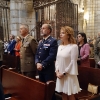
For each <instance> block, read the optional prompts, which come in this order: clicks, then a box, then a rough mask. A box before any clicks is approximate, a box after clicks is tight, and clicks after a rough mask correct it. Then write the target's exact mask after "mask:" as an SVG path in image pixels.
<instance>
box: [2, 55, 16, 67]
mask: <svg viewBox="0 0 100 100" xmlns="http://www.w3.org/2000/svg"><path fill="white" fill-rule="evenodd" d="M3 65H6V66H7V67H11V68H16V67H17V58H16V57H15V56H12V55H5V54H4V55H3Z"/></svg>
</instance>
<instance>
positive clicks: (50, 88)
mask: <svg viewBox="0 0 100 100" xmlns="http://www.w3.org/2000/svg"><path fill="white" fill-rule="evenodd" d="M46 85H47V88H46V100H51V99H52V96H53V94H54V91H55V82H54V81H48V82H47V83H46Z"/></svg>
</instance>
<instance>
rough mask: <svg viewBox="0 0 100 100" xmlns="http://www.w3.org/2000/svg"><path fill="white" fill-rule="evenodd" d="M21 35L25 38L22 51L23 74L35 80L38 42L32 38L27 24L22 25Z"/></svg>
mask: <svg viewBox="0 0 100 100" xmlns="http://www.w3.org/2000/svg"><path fill="white" fill-rule="evenodd" d="M20 34H21V36H23V39H22V45H21V49H20V61H21V73H22V74H23V75H25V76H28V77H30V78H35V75H36V65H35V54H36V50H37V42H36V40H35V39H34V38H33V37H32V36H30V34H29V26H28V25H26V24H21V26H20Z"/></svg>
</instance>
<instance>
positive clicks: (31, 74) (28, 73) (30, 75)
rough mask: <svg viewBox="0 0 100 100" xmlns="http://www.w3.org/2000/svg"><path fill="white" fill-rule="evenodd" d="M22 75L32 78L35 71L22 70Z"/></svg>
mask: <svg viewBox="0 0 100 100" xmlns="http://www.w3.org/2000/svg"><path fill="white" fill-rule="evenodd" d="M22 74H23V75H25V76H27V77H29V78H33V79H36V78H35V76H36V71H32V72H22Z"/></svg>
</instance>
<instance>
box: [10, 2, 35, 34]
mask: <svg viewBox="0 0 100 100" xmlns="http://www.w3.org/2000/svg"><path fill="white" fill-rule="evenodd" d="M21 23H25V24H28V25H29V28H30V30H31V29H33V28H34V27H35V11H34V9H33V0H10V30H11V34H14V35H19V34H20V33H19V26H20V24H21ZM32 34H33V35H34V33H32Z"/></svg>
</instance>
